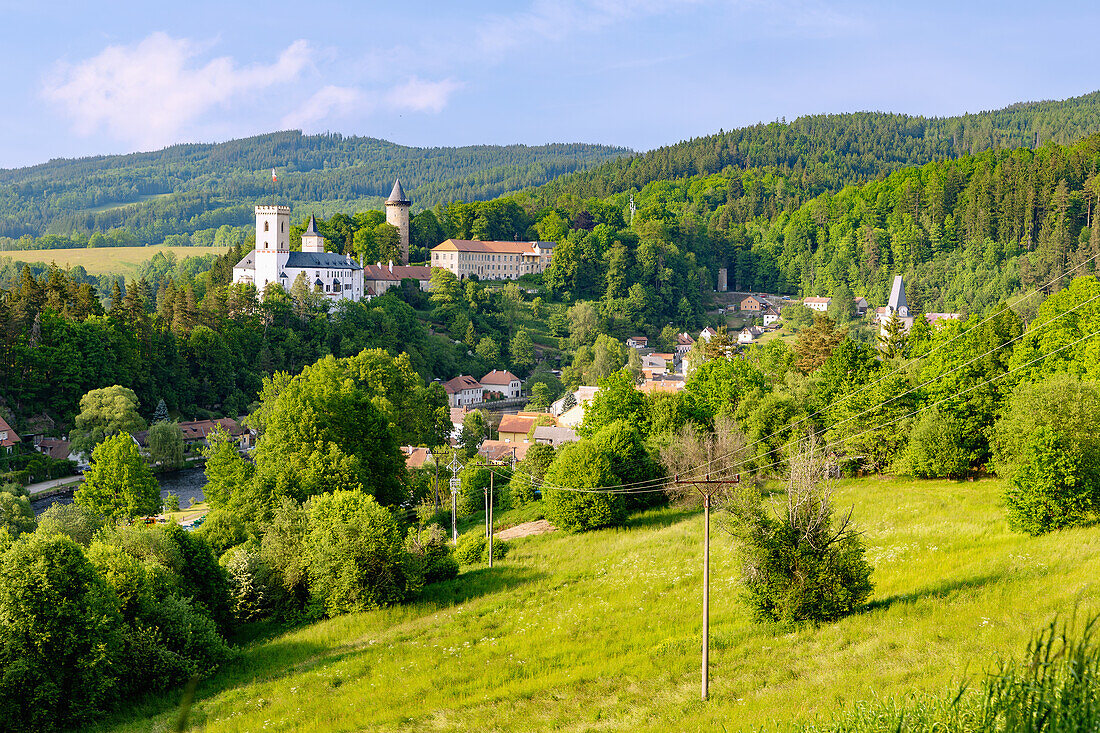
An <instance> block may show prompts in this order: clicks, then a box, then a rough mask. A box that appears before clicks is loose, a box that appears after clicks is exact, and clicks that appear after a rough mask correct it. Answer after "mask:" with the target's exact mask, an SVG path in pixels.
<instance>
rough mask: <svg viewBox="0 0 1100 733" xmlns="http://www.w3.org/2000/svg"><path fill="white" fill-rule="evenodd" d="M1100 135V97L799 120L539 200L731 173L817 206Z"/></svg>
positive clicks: (631, 160)
mask: <svg viewBox="0 0 1100 733" xmlns="http://www.w3.org/2000/svg"><path fill="white" fill-rule="evenodd" d="M1096 132H1100V91H1096V92H1092V93H1090V94H1085V95H1083V96H1079V97H1072V98H1069V99H1064V100H1047V101H1041V102H1019V103H1016V104H1012V105H1009V106H1008V107H1005V108H1004V109H999V110H991V111H986V112H977V113H973V114H965V115H958V116H955V117H921V116H913V115H904V114H891V113H885V112H851V113H844V114H821V115H808V116H805V117H799V118H798V119H796V120H794V121H792V122H789V123H788V122H785V121H784V122H779V121H776V122H771V123H761V124H757V125H751V126H748V127H742V128H738V129H736V130H729V131H726V130H723V131H720V132H718V133H717V134H714V135H707V136H704V137H698V138H694V139H691V140H685V141H681V142H679V143H676V144H674V145H667V146H664V147H660V148H656V149H654V150H651V151H649V152H646V153H640V154H638V155H634V156H631V157H626V158H619V159H617V160H612V161H608V162H605V163H603V164H601V165H597V166H592V167H590V168H588V169H585V170H582V171H577V172H575V173H572V174H569V175H566V176H563V177H561V178H558V179H555V180H554V181H551V182H550V183H547V184H544V185H543V186H541V187H537V188H536V189H534V190H533V191H531V192H529V193H531V195H532V197H533V199H534V201H535V202H536V203H541V204H544V205H550V204H552V203H553V202H554V201H556V200H557V199H558V197H560V196H562V195H563V194H564V195H572V196H578V197H581V198H604V197H606V196H610V195H613V194H616V193H623V192H625V191H629V190H631V189H639V190H640V189H641V188H643V187H644V186H645V185H646V184H647V183H652V182H653V181H660V180H672V179H677V178H684V177H687V176H695V175H701V174H713V173H720V172H722V171H723V170H724V169H726V168H727V167H731V168H740V169H743V170H744V169H748V168H761V169H768V168H771V169H776V170H778V171H779V172H780V173H782V174H784V175H791V174H794V175H795V176H797V177H798V178H799V183H800V185H801V186H802V187H803V189H804V190H805V191H806V192H807V193H808V194H809V195H811V196H813V195H817V194H819V193H822V192H824V191H838V190H840V189H842V188H843V187H844V186H846V185H849V184H853V183H861V182H864V181H867V180H871V179H874V178H878V177H882V176H885V175H887V174H889V173H892V172H893V171H895V170H898V169H900V168H904V167H907V166H914V165H924V164H926V163H930V162H933V161H936V160H945V159H951V158H956V157H959V156H960V155H964V154H976V153H980V152H982V151H984V150H989V149H1014V148H1021V147H1039V146H1041V145H1043V144H1046V143H1049V142H1053V143H1057V144H1059V145H1070V144H1073V143H1075V142H1077V141H1078V140H1081V139H1084V138H1085V137H1087V136H1089V135H1091V134H1093V133H1096Z"/></svg>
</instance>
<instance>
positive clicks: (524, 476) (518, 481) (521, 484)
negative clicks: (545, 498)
mask: <svg viewBox="0 0 1100 733" xmlns="http://www.w3.org/2000/svg"><path fill="white" fill-rule="evenodd" d="M508 486H509V487H510V488H511V490H512V503H513V504H515V505H516V506H518V507H519V506H526V505H527V504H533V503H534V502H536V501H538V500H539V494H538V491H537V490H536V489H535V482H534V481H532V480H531V476H530V475H529V474H528V473H527V472H526V471H524V470H522V469H520V470H517V471H516V472H515V473H514V474H512V480H511V481H510V482H508Z"/></svg>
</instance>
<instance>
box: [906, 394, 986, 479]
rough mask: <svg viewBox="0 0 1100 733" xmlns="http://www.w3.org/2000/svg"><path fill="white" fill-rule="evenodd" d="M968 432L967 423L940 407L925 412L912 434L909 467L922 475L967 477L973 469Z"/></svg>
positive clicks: (916, 474) (907, 453)
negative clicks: (966, 438)
mask: <svg viewBox="0 0 1100 733" xmlns="http://www.w3.org/2000/svg"><path fill="white" fill-rule="evenodd" d="M964 433H965V426H964V425H963V424H962V423H960V422H959V421H958V420H956V419H954V418H953V417H951V416H950V415H945V414H944V413H942V412H940V411H939V410H936V409H932V410H930V411H928V412H926V413H924V414H923V415H922V416H921V419H920V420H919V421H917V424H916V425H915V426H914V427H913V432H912V433H910V434H909V445H908V446H907V447H906V450H905V457H904V459H903V464H904V468H905V470H906V471H907V472H909V473H912V474H913V475H914V476H919V477H920V478H939V477H941V476H943V477H948V478H958V477H960V476H964V475H965V474H966V472H967V470H968V469H969V468H970V456H969V453H968V452H967V450H966V447H965V446H964V445H963V442H964Z"/></svg>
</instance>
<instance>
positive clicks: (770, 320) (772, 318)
mask: <svg viewBox="0 0 1100 733" xmlns="http://www.w3.org/2000/svg"><path fill="white" fill-rule="evenodd" d="M760 317H761V318H763V319H764V326H765V327H767V326H770V325H772V324H774V323H778V322H779V311H777V310H775V309H774V308H772V307H770V306H769V307H768V309H767V310H765V311H761V313H760Z"/></svg>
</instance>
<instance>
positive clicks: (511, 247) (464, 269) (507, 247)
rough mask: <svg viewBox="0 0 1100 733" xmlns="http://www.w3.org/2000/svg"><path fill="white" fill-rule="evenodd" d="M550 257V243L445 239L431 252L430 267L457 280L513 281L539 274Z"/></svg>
mask: <svg viewBox="0 0 1100 733" xmlns="http://www.w3.org/2000/svg"><path fill="white" fill-rule="evenodd" d="M553 255H554V243H553V242H478V241H474V240H467V239H448V240H446V241H445V242H443V243H442V244H439V245H438V246H436V247H434V248H433V249H432V267H442V268H443V269H445V270H450V271H451V272H453V273H454V275H455V277H457V278H458V279H459V280H462V279H464V278H468V277H470V276H471V275H477V276H478V279H480V280H513V279H515V278H517V277H519V276H520V275H526V274H527V273H535V272H543V271H544V270H546V268H547V267H549V266H550V260H551V258H552V257H553Z"/></svg>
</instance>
